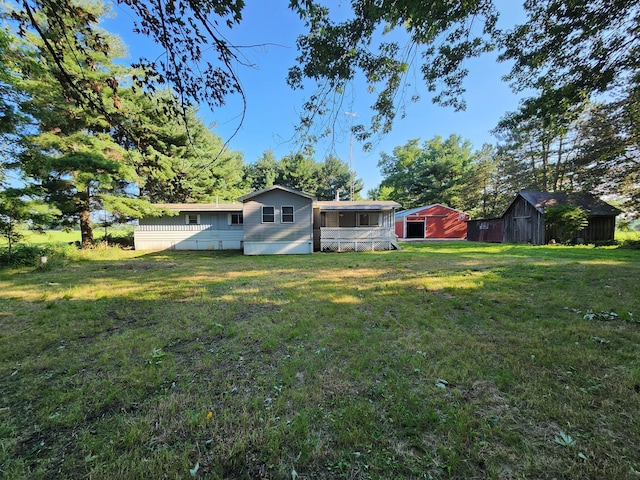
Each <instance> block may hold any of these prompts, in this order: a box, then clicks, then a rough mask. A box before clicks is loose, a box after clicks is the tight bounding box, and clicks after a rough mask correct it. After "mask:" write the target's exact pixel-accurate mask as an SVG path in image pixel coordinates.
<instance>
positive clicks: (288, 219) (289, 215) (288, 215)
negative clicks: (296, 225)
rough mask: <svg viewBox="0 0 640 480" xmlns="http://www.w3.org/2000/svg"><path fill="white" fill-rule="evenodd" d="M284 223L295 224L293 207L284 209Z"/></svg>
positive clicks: (282, 213)
mask: <svg viewBox="0 0 640 480" xmlns="http://www.w3.org/2000/svg"><path fill="white" fill-rule="evenodd" d="M281 215H282V223H293V207H282V212H281Z"/></svg>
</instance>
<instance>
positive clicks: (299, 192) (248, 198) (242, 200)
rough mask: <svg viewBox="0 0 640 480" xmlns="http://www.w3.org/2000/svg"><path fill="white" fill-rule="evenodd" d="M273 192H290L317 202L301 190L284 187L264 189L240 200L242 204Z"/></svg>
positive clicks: (274, 186)
mask: <svg viewBox="0 0 640 480" xmlns="http://www.w3.org/2000/svg"><path fill="white" fill-rule="evenodd" d="M273 190H281V191H283V192H289V193H292V194H294V195H299V196H300V197H304V198H308V199H309V200H315V198H316V197H314V196H313V195H310V194H308V193H304V192H301V191H300V190H295V189H293V188H289V187H283V186H282V185H272V186H271V187H267V188H263V189H262V190H257V191H255V192H251V193H247V194H246V195H243V196H242V197H240V198H239V199H238V200H240V201H241V202H246V201H247V200H251V199H252V198H254V197H258V196H260V195H263V194H265V193H267V192H271V191H273Z"/></svg>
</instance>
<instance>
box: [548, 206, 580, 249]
mask: <svg viewBox="0 0 640 480" xmlns="http://www.w3.org/2000/svg"><path fill="white" fill-rule="evenodd" d="M543 217H544V222H545V227H546V229H547V230H549V231H551V232H552V236H554V237H555V239H556V240H558V241H559V242H561V243H565V242H568V241H569V240H571V239H572V238H574V237H575V235H576V234H577V233H578V232H579V231H580V230H582V229H583V228H585V227H586V226H587V225H588V224H589V222H588V220H587V213H586V212H585V211H584V209H582V208H581V207H578V206H575V205H557V206H555V207H547V208H546V209H545V211H544V215H543Z"/></svg>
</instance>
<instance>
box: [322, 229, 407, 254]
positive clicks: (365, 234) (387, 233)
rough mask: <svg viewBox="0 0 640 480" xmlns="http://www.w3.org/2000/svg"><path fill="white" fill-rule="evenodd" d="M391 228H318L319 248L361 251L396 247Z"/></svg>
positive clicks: (324, 250) (327, 250) (336, 250)
mask: <svg viewBox="0 0 640 480" xmlns="http://www.w3.org/2000/svg"><path fill="white" fill-rule="evenodd" d="M396 242H397V237H396V234H395V232H394V231H393V228H389V227H359V228H344V227H343V228H336V227H323V228H321V229H320V250H321V251H323V252H363V251H367V250H393V249H394V248H398V244H397V243H396Z"/></svg>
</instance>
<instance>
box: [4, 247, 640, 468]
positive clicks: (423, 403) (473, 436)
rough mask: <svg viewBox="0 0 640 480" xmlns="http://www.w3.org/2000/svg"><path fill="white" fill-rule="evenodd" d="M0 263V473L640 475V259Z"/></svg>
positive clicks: (534, 254)
mask: <svg viewBox="0 0 640 480" xmlns="http://www.w3.org/2000/svg"><path fill="white" fill-rule="evenodd" d="M403 247H404V248H403V250H402V251H399V252H372V253H362V254H314V255H306V256H264V257H244V256H242V255H240V254H237V253H231V252H162V253H152V254H149V253H146V254H145V253H143V252H135V251H119V250H115V249H114V250H104V249H103V250H97V251H93V252H89V253H82V254H78V255H77V256H76V257H74V258H73V259H71V260H66V261H65V262H64V263H61V262H52V264H53V265H52V267H51V269H50V270H48V271H39V270H36V271H34V269H13V270H4V271H0V325H1V328H0V359H1V368H0V392H2V395H1V402H2V403H1V404H0V442H1V444H0V468H1V469H2V470H1V471H0V477H3V478H7V479H22V478H24V479H27V478H28V479H40V478H95V479H116V478H117V479H143V478H144V479H147V478H148V479H159V478H167V479H174V478H175V479H184V478H200V479H204V478H213V479H215V478H234V479H235V478H247V479H249V478H269V479H291V480H296V478H297V479H323V478H326V479H330V478H331V479H333V478H345V479H368V478H372V479H388V478H412V479H418V478H421V479H422V478H435V479H438V478H459V479H473V478H478V479H479V478H483V479H484V478H495V479H520V478H528V479H538V478H558V479H560V478H591V479H601V478H606V479H609V480H610V479H618V478H620V479H623V478H625V479H626V478H640V449H639V448H638V446H639V445H640V282H639V281H638V279H640V251H637V250H623V249H615V248H608V247H607V248H593V247H563V246H549V247H531V246H524V245H488V244H474V243H466V242H458V243H427V244H404V245H403Z"/></svg>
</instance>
